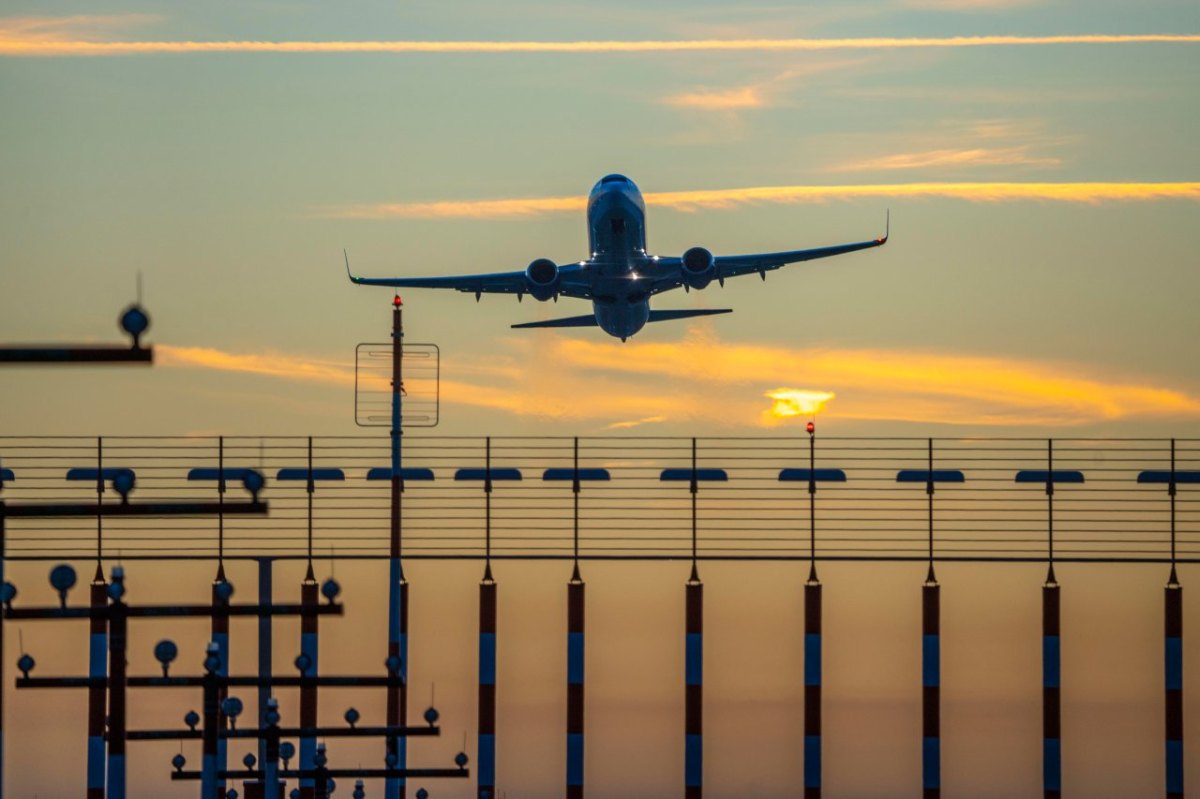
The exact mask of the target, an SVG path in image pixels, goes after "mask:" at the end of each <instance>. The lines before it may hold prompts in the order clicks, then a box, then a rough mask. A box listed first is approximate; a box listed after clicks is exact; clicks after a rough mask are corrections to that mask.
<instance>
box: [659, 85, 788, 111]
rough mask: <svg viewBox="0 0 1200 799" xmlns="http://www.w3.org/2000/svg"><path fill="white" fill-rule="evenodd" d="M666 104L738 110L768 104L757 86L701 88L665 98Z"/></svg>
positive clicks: (702, 108)
mask: <svg viewBox="0 0 1200 799" xmlns="http://www.w3.org/2000/svg"><path fill="white" fill-rule="evenodd" d="M663 103H664V104H665V105H670V106H675V107H676V108H696V109H700V110H702V111H737V110H741V109H745V108H762V107H763V106H764V105H766V99H765V98H764V96H763V92H762V90H761V89H760V88H758V87H757V86H742V87H740V88H736V89H700V90H698V91H694V92H686V93H684V94H673V95H670V96H668V97H664V98H663Z"/></svg>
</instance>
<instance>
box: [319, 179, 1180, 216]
mask: <svg viewBox="0 0 1200 799" xmlns="http://www.w3.org/2000/svg"><path fill="white" fill-rule="evenodd" d="M875 197H882V198H897V199H900V198H950V199H956V200H966V201H969V202H1006V201H1020V200H1045V201H1053V202H1072V203H1102V202H1118V201H1119V202H1138V201H1148V200H1193V201H1195V200H1200V182H1189V183H1105V182H1094V183H880V184H865V185H841V186H749V187H744V188H738V189H698V190H692V191H671V192H651V193H649V194H646V195H645V200H646V203H647V204H648V205H652V206H657V207H660V208H671V209H674V210H676V211H685V212H688V211H698V210H702V209H724V208H736V207H738V206H742V205H751V204H759V203H821V202H828V201H831V200H855V199H861V198H875ZM586 205H587V200H586V198H584V197H583V196H574V197H525V198H510V199H500V200H441V201H434V202H413V203H370V204H359V205H349V206H342V207H337V208H329V209H325V210H322V211H318V215H319V216H323V217H327V218H333V219H504V218H515V217H526V216H540V215H542V214H551V213H563V212H579V211H582V210H583V209H584V208H585V207H586Z"/></svg>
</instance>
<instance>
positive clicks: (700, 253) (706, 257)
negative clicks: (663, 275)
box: [680, 247, 717, 289]
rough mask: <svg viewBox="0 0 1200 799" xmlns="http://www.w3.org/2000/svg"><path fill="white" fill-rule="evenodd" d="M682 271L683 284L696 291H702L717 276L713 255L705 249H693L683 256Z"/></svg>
mask: <svg viewBox="0 0 1200 799" xmlns="http://www.w3.org/2000/svg"><path fill="white" fill-rule="evenodd" d="M680 271H681V272H682V273H683V282H684V283H686V284H687V285H688V286H690V287H692V288H694V289H702V288H704V287H705V286H707V285H708V284H709V283H711V282H712V279H713V276H714V275H715V274H716V271H717V270H716V264H715V262H714V261H713V254H712V253H711V252H709V251H708V250H706V249H704V248H703V247H692V248H691V249H690V250H688V251H687V252H685V253H684V254H683V258H682V263H681V265H680Z"/></svg>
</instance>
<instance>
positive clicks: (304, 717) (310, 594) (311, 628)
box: [297, 562, 318, 799]
mask: <svg viewBox="0 0 1200 799" xmlns="http://www.w3.org/2000/svg"><path fill="white" fill-rule="evenodd" d="M300 605H301V611H302V612H301V615H300V657H299V658H297V660H298V661H299V665H300V666H302V667H303V668H301V669H300V677H301V678H302V680H301V683H300V726H301V727H302V728H304V729H308V730H311V729H313V728H314V727H316V726H317V686H316V684H315V683H314V682H309V680H306V679H303V678H309V679H315V678H316V676H317V652H318V647H317V640H318V639H317V618H318V617H317V613H316V610H317V581H316V578H315V577H314V576H313V572H312V563H311V562H310V563H309V565H308V574H307V576H306V577H305V579H304V582H303V583H301V585H300ZM316 755H317V739H316V737H315V736H313V735H312V734H308V735H301V736H300V768H301V769H313V768H315V767H316V763H315V760H314V758H316ZM315 795H316V781H315V780H314V779H313V778H312V777H311V776H309V777H301V778H300V797H301V799H313V797H314V796H315Z"/></svg>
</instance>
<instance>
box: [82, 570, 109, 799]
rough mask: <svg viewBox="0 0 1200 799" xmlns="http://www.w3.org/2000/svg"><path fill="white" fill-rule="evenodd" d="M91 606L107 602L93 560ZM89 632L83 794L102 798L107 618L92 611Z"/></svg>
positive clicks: (99, 606) (91, 798) (101, 606)
mask: <svg viewBox="0 0 1200 799" xmlns="http://www.w3.org/2000/svg"><path fill="white" fill-rule="evenodd" d="M91 604H92V610H93V611H98V610H103V609H104V608H105V606H106V605H108V584H107V583H106V582H104V572H103V571H101V569H100V564H99V563H97V564H96V576H95V577H94V578H92V592H91ZM90 625H91V636H90V639H89V642H88V643H89V646H88V676H89V677H90V678H92V680H93V682H92V683H91V684H90V685H89V686H88V747H87V797H88V799H104V758H105V752H104V716H105V691H104V684H103V683H102V682H95V681H96V680H103V679H104V678H105V677H107V676H108V670H107V658H108V621H107V620H106V619H105V618H104V617H103V616H101V615H93V616H92V618H91V621H90Z"/></svg>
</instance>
